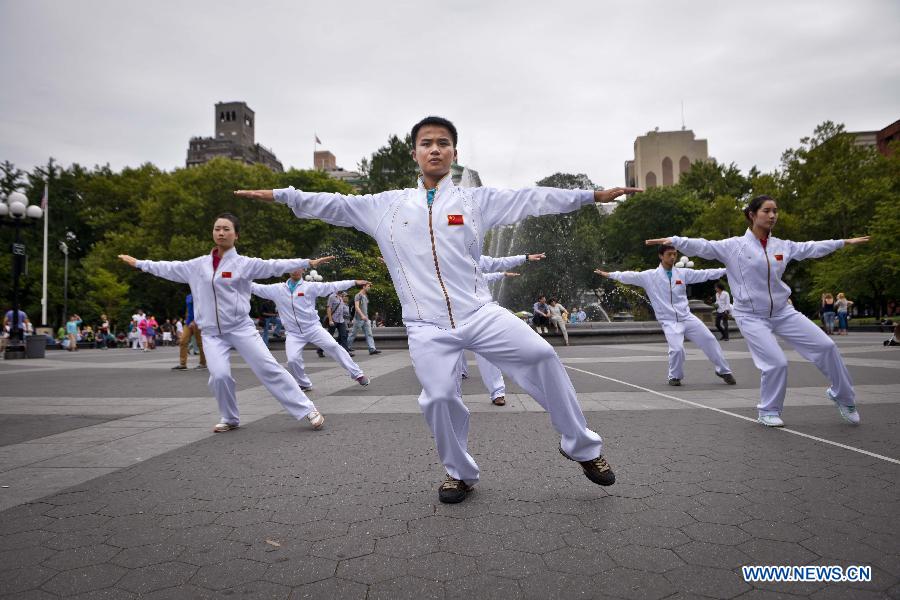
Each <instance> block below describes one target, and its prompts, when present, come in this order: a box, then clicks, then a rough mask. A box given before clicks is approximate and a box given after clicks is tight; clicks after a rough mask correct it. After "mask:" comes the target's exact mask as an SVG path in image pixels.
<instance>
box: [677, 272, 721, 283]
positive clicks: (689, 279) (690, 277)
mask: <svg viewBox="0 0 900 600" xmlns="http://www.w3.org/2000/svg"><path fill="white" fill-rule="evenodd" d="M725 273H726V270H725V269H681V275H682V276H683V277H684V282H685V283H688V284H690V283H701V282H703V281H709V280H711V279H721V278H723V277H725Z"/></svg>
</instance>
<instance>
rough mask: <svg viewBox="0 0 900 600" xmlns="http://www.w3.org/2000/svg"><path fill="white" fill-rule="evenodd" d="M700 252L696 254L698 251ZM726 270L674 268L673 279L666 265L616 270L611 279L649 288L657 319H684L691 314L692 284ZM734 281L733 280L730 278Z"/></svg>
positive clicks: (678, 320) (676, 320)
mask: <svg viewBox="0 0 900 600" xmlns="http://www.w3.org/2000/svg"><path fill="white" fill-rule="evenodd" d="M694 254H696V253H694ZM725 272H726V269H682V268H680V267H672V279H671V280H670V279H669V276H668V275H666V270H665V269H664V268H663V266H662V265H659V266H658V267H657V268H655V269H648V270H646V271H613V272H612V273H610V274H609V278H610V279H614V280H615V281H621V282H622V283H627V284H630V285H639V286H641V287H642V288H644V290H646V291H647V297H648V298H650V304H652V305H653V312H654V313H656V320H657V321H674V322H680V321H684V320H685V319H687V318H689V317H690V316H691V309H690V308H689V306H688V297H687V286H688V285H689V284H692V283H700V282H702V281H709V280H710V279H719V278H721V277H724V276H725ZM729 282H730V280H729Z"/></svg>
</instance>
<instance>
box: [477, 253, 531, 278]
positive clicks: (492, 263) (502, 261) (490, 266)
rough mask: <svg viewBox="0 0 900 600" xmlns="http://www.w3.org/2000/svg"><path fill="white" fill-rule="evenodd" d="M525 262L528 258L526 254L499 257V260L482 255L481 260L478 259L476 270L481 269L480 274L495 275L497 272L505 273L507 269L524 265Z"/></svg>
mask: <svg viewBox="0 0 900 600" xmlns="http://www.w3.org/2000/svg"><path fill="white" fill-rule="evenodd" d="M526 260H528V256H527V255H526V254H519V255H517V256H501V257H500V258H495V257H493V256H487V255H482V256H481V258H479V259H478V268H479V269H481V272H482V273H496V272H497V271H505V270H507V269H511V268H513V267H517V266H519V265H521V264H522V263H524V262H525V261H526Z"/></svg>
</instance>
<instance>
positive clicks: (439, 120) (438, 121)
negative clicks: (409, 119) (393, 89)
mask: <svg viewBox="0 0 900 600" xmlns="http://www.w3.org/2000/svg"><path fill="white" fill-rule="evenodd" d="M426 125H437V126H438V127H443V128H445V129H446V130H447V131H449V132H450V137H451V138H453V147H454V148H455V147H456V146H457V142H458V141H459V136H458V134H457V133H456V126H455V125H454V124H453V123H451V122H450V121H448V120H447V119H445V118H444V117H435V116H433V115H432V116H430V117H425V118H424V119H422V120H421V121H419V122H418V123H416V124H415V125H413V128H412V143H413V146H415V145H416V136H418V135H419V130H420V129H422V128H423V127H425V126H426Z"/></svg>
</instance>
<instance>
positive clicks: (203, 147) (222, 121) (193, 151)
mask: <svg viewBox="0 0 900 600" xmlns="http://www.w3.org/2000/svg"><path fill="white" fill-rule="evenodd" d="M215 123H216V129H215V130H216V135H215V137H192V138H191V140H190V142H188V151H187V161H185V164H186V166H188V167H195V166H197V165H202V164H203V163H205V162H209V161H210V160H212V159H213V158H216V157H217V156H224V157H225V158H230V159H232V160H239V161H241V162H243V163H246V164H249V165H254V164H262V165H265V166H267V167H269V168H270V169H272V170H273V171H276V172H278V173H281V172H282V171H284V167H283V166H282V165H281V162H280V161H279V160H278V159H277V158H276V157H275V154H274V153H273V152H272V151H271V150H269V149H268V148H266V147H264V146H261V145H260V144H257V143H256V140H255V137H256V136H255V134H254V129H253V128H254V125H255V123H256V113H254V112H253V111H252V110H251V109H250V107H249V106H247V103H246V102H218V103H216V111H215Z"/></svg>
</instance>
